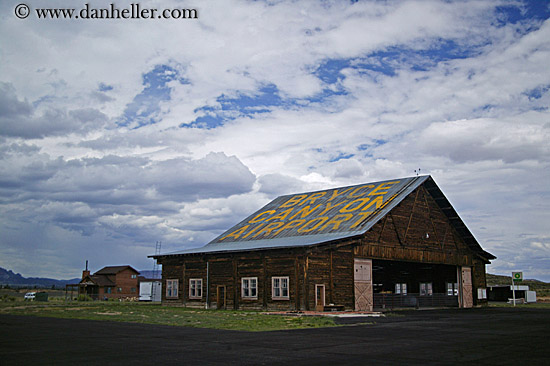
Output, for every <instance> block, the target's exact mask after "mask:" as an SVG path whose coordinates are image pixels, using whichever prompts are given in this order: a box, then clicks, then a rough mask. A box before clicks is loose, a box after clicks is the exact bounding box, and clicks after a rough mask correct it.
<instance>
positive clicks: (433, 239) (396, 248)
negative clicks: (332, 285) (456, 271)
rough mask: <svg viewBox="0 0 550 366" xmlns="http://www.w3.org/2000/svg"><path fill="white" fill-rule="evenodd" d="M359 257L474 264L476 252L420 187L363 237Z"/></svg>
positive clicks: (357, 253) (461, 264)
mask: <svg viewBox="0 0 550 366" xmlns="http://www.w3.org/2000/svg"><path fill="white" fill-rule="evenodd" d="M355 256H357V257H364V258H375V259H387V260H397V261H413V262H424V263H441V264H450V265H459V266H472V265H473V253H472V251H471V250H470V249H469V248H468V246H467V245H466V244H465V243H464V241H462V240H461V239H460V237H459V235H458V234H457V233H456V231H455V230H454V228H453V227H452V226H451V224H450V222H449V220H448V219H447V217H446V216H445V214H444V213H443V212H442V211H441V209H440V208H439V206H438V205H437V203H436V202H435V200H434V199H433V198H432V196H431V195H430V194H429V193H428V192H427V191H426V189H425V188H424V187H423V186H420V187H419V188H417V189H416V190H415V191H414V192H413V193H411V194H410V195H409V196H408V197H407V198H405V199H404V200H403V201H402V202H401V203H400V204H399V205H397V206H396V207H395V208H394V209H393V210H392V211H390V213H388V214H387V215H386V216H385V217H384V218H383V219H382V220H381V221H380V222H378V223H377V224H376V225H374V227H373V228H372V229H371V230H369V231H368V232H367V233H366V234H365V235H364V236H363V238H362V240H361V245H359V246H357V247H356V248H355Z"/></svg>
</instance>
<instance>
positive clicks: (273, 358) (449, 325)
mask: <svg viewBox="0 0 550 366" xmlns="http://www.w3.org/2000/svg"><path fill="white" fill-rule="evenodd" d="M337 321H338V322H340V323H341V324H344V325H346V326H342V327H336V328H321V329H302V330H293V331H275V332H242V331H240V332H239V331H222V330H213V329H196V328H183V327H171V326H157V325H146V324H131V323H117V322H100V321H89V320H69V319H54V318H35V317H26V316H12V315H0V360H1V362H0V363H1V364H2V365H29V364H37V365H72V364H79V365H98V364H100V365H120V364H132V365H152V364H160V365H182V364H197V365H268V364H269V365H288V364H291V365H292V366H296V365H334V364H341V365H418V364H422V365H426V364H428V365H454V364H465V363H468V364H480V365H481V364H482V365H513V364H517V365H543V364H549V363H550V358H549V357H550V356H549V354H548V330H549V329H550V311H549V310H547V309H534V308H521V309H518V308H484V309H463V310H459V309H454V310H420V311H414V310H411V311H403V312H399V313H394V314H393V315H390V316H387V317H385V318H369V317H346V318H339V319H338V320H337Z"/></svg>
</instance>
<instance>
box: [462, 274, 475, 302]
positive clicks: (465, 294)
mask: <svg viewBox="0 0 550 366" xmlns="http://www.w3.org/2000/svg"><path fill="white" fill-rule="evenodd" d="M472 287H473V286H472V268H471V267H462V268H461V269H460V306H461V307H463V308H471V307H473V306H474V297H473V292H472Z"/></svg>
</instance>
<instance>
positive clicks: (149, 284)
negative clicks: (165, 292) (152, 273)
mask: <svg viewBox="0 0 550 366" xmlns="http://www.w3.org/2000/svg"><path fill="white" fill-rule="evenodd" d="M161 296H162V283H161V280H159V279H144V280H141V281H140V283H139V301H160V300H161Z"/></svg>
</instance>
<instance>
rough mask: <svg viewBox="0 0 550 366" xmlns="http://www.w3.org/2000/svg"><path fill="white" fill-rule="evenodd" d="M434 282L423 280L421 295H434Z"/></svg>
mask: <svg viewBox="0 0 550 366" xmlns="http://www.w3.org/2000/svg"><path fill="white" fill-rule="evenodd" d="M432 295H433V290H432V283H431V282H422V283H420V296H432Z"/></svg>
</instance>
